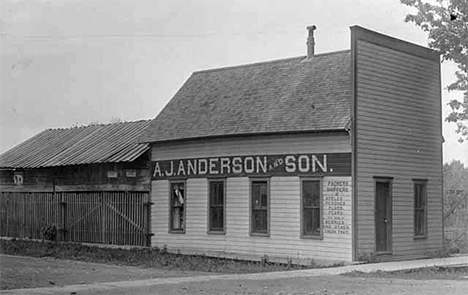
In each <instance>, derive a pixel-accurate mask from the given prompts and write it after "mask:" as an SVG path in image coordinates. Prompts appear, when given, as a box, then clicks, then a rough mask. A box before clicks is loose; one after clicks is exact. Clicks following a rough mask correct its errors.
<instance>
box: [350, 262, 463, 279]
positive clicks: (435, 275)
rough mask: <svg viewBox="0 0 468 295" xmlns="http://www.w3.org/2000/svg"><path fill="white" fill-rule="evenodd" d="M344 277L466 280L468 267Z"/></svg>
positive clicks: (358, 273) (358, 272)
mask: <svg viewBox="0 0 468 295" xmlns="http://www.w3.org/2000/svg"><path fill="white" fill-rule="evenodd" d="M344 275H346V276H352V277H365V278H399V279H416V280H431V279H433V280H467V279H468V266H466V265H464V266H447V267H443V266H433V267H425V268H416V269H408V270H399V271H389V272H385V271H376V272H371V273H363V272H360V271H353V272H350V273H347V274H344Z"/></svg>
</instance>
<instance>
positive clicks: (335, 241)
mask: <svg viewBox="0 0 468 295" xmlns="http://www.w3.org/2000/svg"><path fill="white" fill-rule="evenodd" d="M350 151H351V145H350V140H349V135H348V134H347V133H345V132H343V134H340V133H335V134H333V133H330V134H306V135H304V134H301V135H282V136H278V135H276V136H257V137H240V138H225V139H223V140H221V139H220V140H218V139H210V140H209V141H208V140H205V141H198V142H197V141H191V142H185V143H183V142H181V143H173V144H169V143H167V144H157V145H154V146H153V149H152V156H153V161H156V160H163V159H177V158H194V157H207V156H210V157H213V156H233V155H254V154H260V155H262V154H285V153H324V152H350ZM332 180H336V181H347V182H349V184H350V185H351V177H350V176H347V177H324V178H323V183H324V190H325V182H327V181H332ZM152 188H153V189H152V200H153V202H154V206H153V210H152V222H153V223H152V225H153V227H152V230H153V232H154V236H153V237H152V245H153V246H158V247H163V246H164V245H166V247H167V248H168V249H169V250H170V251H178V250H179V251H181V253H204V254H207V255H221V256H228V257H239V258H248V259H257V260H258V259H260V258H261V257H262V256H263V255H268V256H269V257H270V258H271V259H287V258H291V259H294V260H299V261H300V262H302V263H310V259H315V260H317V259H318V260H339V261H350V260H351V259H352V233H351V230H350V231H349V232H348V233H347V234H332V233H324V235H323V239H318V240H316V239H302V238H300V178H299V177H296V176H294V177H271V178H270V207H269V208H270V236H269V237H259V236H251V235H250V220H249V218H250V213H249V210H250V193H249V178H247V177H229V178H227V179H226V233H225V234H223V235H214V234H209V233H208V232H207V223H208V213H207V208H208V203H207V202H208V180H207V179H206V178H192V179H190V178H189V179H187V197H186V206H187V207H186V208H187V211H186V214H187V215H186V220H187V226H186V232H185V234H173V233H169V231H168V220H169V191H168V190H169V182H168V181H167V180H155V181H153V182H152ZM349 189H350V191H349V193H347V194H346V195H345V196H344V198H345V199H346V204H347V207H346V208H345V210H343V212H344V213H343V216H344V217H343V218H344V220H345V222H347V223H348V224H349V225H351V220H352V217H351V214H352V213H351V187H350V188H349ZM325 196H326V193H325V192H324V197H325ZM323 214H324V218H327V216H328V212H327V211H326V210H324V211H323ZM350 228H351V226H350Z"/></svg>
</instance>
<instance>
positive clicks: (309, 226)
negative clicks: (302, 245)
mask: <svg viewBox="0 0 468 295" xmlns="http://www.w3.org/2000/svg"><path fill="white" fill-rule="evenodd" d="M320 190H321V189H320V181H318V180H304V181H302V206H303V207H302V234H303V235H320V225H321V216H320V195H321V194H320V193H321V192H320Z"/></svg>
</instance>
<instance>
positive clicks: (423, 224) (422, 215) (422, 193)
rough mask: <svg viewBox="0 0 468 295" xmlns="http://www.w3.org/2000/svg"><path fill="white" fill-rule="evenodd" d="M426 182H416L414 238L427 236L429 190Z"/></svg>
mask: <svg viewBox="0 0 468 295" xmlns="http://www.w3.org/2000/svg"><path fill="white" fill-rule="evenodd" d="M426 182H427V181H426V180H414V236H415V237H418V238H420V237H423V238H424V237H426V235H427V212H426V210H427V209H426V206H427V196H426V190H427V189H426V188H427V185H426V184H427V183H426Z"/></svg>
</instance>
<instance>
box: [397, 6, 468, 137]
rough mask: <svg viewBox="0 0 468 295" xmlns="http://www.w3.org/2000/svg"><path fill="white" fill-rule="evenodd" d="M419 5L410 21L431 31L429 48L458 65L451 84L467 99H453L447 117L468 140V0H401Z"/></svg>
mask: <svg viewBox="0 0 468 295" xmlns="http://www.w3.org/2000/svg"><path fill="white" fill-rule="evenodd" d="M400 1H401V3H402V4H404V5H407V6H409V7H412V8H415V9H416V13H415V14H408V15H407V16H406V18H405V21H406V22H413V23H414V24H416V25H417V26H418V27H420V28H421V29H422V30H424V31H425V32H428V33H429V47H430V48H432V49H434V50H437V51H439V52H441V54H442V57H443V60H451V61H453V62H455V63H456V64H457V66H458V71H456V72H455V75H456V78H457V80H456V81H455V82H453V83H451V84H450V85H448V86H447V89H448V90H449V91H454V90H457V91H462V92H463V101H458V100H452V101H450V102H449V106H450V107H451V109H452V112H451V113H450V114H449V115H448V116H447V118H445V121H447V122H455V123H457V131H456V132H457V133H458V134H460V138H459V141H460V142H463V141H464V140H468V126H467V125H468V1H467V0H432V1H431V0H429V1H423V0H400Z"/></svg>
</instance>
